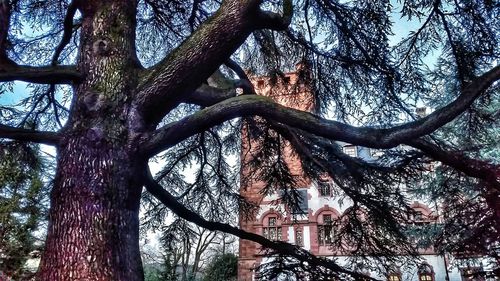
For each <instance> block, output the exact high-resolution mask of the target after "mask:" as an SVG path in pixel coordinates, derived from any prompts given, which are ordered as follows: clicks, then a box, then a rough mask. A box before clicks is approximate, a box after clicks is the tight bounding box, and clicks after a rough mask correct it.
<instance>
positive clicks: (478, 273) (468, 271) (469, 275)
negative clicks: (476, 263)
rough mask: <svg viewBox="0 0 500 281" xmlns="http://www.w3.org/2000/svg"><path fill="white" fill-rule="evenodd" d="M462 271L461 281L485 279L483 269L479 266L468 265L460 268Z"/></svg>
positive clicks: (481, 280)
mask: <svg viewBox="0 0 500 281" xmlns="http://www.w3.org/2000/svg"><path fill="white" fill-rule="evenodd" d="M460 271H461V273H462V280H463V281H484V280H486V279H485V278H484V276H483V273H484V270H483V269H482V268H480V267H470V266H468V267H467V268H463V269H461V270H460Z"/></svg>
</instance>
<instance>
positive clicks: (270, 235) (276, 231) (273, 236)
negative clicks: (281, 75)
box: [263, 217, 281, 241]
mask: <svg viewBox="0 0 500 281" xmlns="http://www.w3.org/2000/svg"><path fill="white" fill-rule="evenodd" d="M263 232H264V233H263V234H264V237H266V238H267V239H269V240H278V241H281V226H278V224H277V218H276V217H269V218H268V220H267V226H266V227H264V229H263Z"/></svg>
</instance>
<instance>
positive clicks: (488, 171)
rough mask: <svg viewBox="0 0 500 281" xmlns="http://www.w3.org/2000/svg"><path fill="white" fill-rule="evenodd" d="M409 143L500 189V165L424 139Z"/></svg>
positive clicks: (436, 158) (428, 154)
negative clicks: (453, 150) (473, 157)
mask: <svg viewBox="0 0 500 281" xmlns="http://www.w3.org/2000/svg"><path fill="white" fill-rule="evenodd" d="M406 144H407V145H409V146H411V147H414V148H416V149H418V150H420V151H422V152H423V153H425V154H426V155H427V156H429V157H430V158H432V159H434V160H437V161H439V162H441V163H443V164H445V165H447V166H450V167H452V168H454V169H456V170H458V171H460V172H462V173H464V174H466V175H467V176H469V177H474V178H477V179H481V180H484V181H486V182H488V183H490V184H491V185H492V186H494V187H496V188H497V189H498V190H500V166H499V165H494V164H491V163H488V162H486V161H481V160H477V159H472V158H469V157H467V156H466V155H464V154H463V153H458V152H451V151H446V150H444V149H442V148H440V147H439V146H437V145H435V144H433V143H431V142H428V141H426V140H424V139H416V140H409V141H408V142H406Z"/></svg>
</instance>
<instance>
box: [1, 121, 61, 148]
mask: <svg viewBox="0 0 500 281" xmlns="http://www.w3.org/2000/svg"><path fill="white" fill-rule="evenodd" d="M1 138H6V139H12V140H19V141H30V142H36V143H42V144H47V145H54V146H55V145H57V144H58V143H59V139H60V136H59V134H57V133H54V132H42V131H36V130H28V129H22V128H15V127H11V126H6V125H1V124H0V139H1Z"/></svg>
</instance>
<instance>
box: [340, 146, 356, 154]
mask: <svg viewBox="0 0 500 281" xmlns="http://www.w3.org/2000/svg"><path fill="white" fill-rule="evenodd" d="M343 151H344V153H345V154H347V155H349V156H351V157H358V148H357V147H356V146H354V145H346V146H344V148H343Z"/></svg>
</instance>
